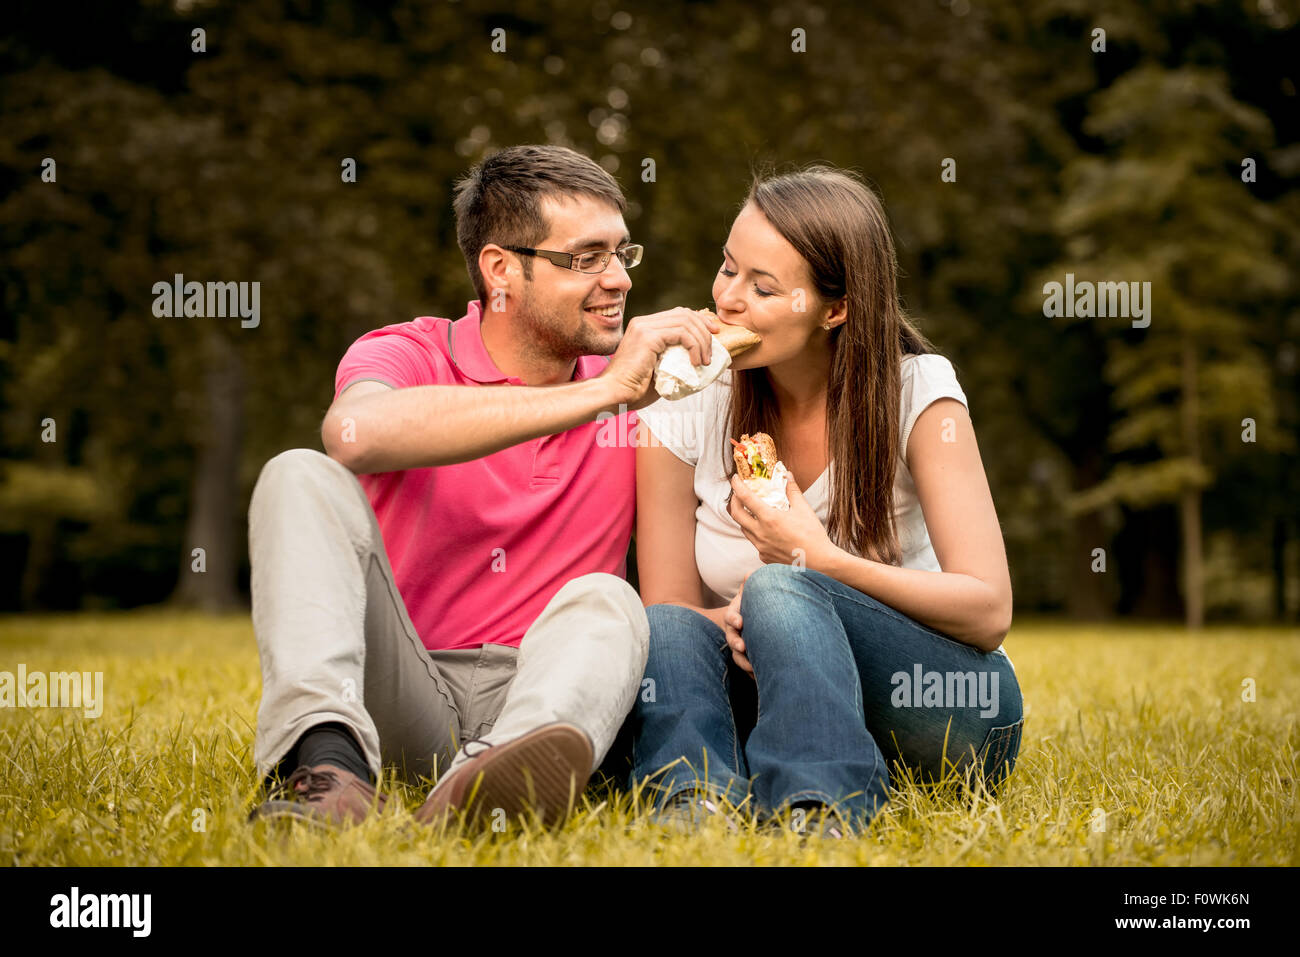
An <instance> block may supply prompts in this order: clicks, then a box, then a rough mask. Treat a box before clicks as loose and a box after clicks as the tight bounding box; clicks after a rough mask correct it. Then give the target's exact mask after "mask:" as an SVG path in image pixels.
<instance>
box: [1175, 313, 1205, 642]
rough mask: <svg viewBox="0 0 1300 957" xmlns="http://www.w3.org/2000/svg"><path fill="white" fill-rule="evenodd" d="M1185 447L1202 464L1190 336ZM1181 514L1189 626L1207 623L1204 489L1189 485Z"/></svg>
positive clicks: (1186, 357)
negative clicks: (1202, 514)
mask: <svg viewBox="0 0 1300 957" xmlns="http://www.w3.org/2000/svg"><path fill="white" fill-rule="evenodd" d="M1182 419H1183V448H1184V450H1185V451H1186V455H1187V458H1188V460H1189V461H1190V462H1191V463H1192V464H1193V465H1197V466H1199V465H1200V464H1201V442H1200V438H1199V436H1198V435H1197V431H1198V430H1197V426H1198V424H1199V420H1200V403H1199V401H1198V399H1197V385H1196V346H1195V344H1194V343H1193V342H1192V340H1191V338H1190V337H1184V339H1183V404H1182ZM1179 517H1180V519H1181V525H1182V545H1183V607H1184V609H1185V620H1186V622H1187V627H1188V628H1200V627H1201V625H1203V624H1204V623H1205V605H1204V602H1205V588H1204V577H1205V576H1204V572H1203V570H1202V568H1201V548H1202V546H1201V490H1200V488H1198V487H1197V486H1195V485H1188V486H1186V487H1185V488H1184V489H1183V491H1182V493H1181V495H1180V496H1179Z"/></svg>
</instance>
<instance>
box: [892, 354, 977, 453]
mask: <svg viewBox="0 0 1300 957" xmlns="http://www.w3.org/2000/svg"><path fill="white" fill-rule="evenodd" d="M939 399H956V400H957V401H958V402H960V403H961V404H962V405H964V406H966V409H967V411H969V410H970V403H968V402H967V401H966V393H965V392H963V391H962V388H961V385H960V384H959V383H958V382H957V372H956V370H955V369H953V367H952V362H950V361H949V360H948V359H947V358H945V357H944V356H941V355H938V354H929V355H918V356H916V357H914V358H912V359H909V360H908V361H907V362H905V363H904V364H903V388H902V416H901V419H902V424H903V436H902V445H901V446H900V448H901V449H903V450H906V449H907V440H908V438H909V437H910V436H911V435H912V426H914V425H916V420H917V419H918V418H920V417H921V413H922V412H924V411H925V410H926V408H928V407H929V406H930V405H931V404H932V403H934V402H936V401H937V400H939Z"/></svg>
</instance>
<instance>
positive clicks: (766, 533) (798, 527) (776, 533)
mask: <svg viewBox="0 0 1300 957" xmlns="http://www.w3.org/2000/svg"><path fill="white" fill-rule="evenodd" d="M785 491H786V495H787V497H788V498H789V499H790V510H789V511H788V512H787V511H782V510H781V509H777V508H773V507H772V506H770V505H764V504H763V503H762V502H760V501H759V500H758V497H757V496H756V495H754V493H753V492H751V491H750V490H749V489H748V488H747V487H746V485H745V482H744V480H743V479H741V477H740V476H739V475H733V476H732V477H731V500H730V502H728V504H727V511H728V512H729V513H730V515H731V517H732V518H733V519H735V520H736V524H737V525H739V526H740V530H741V531H742V532H744V533H745V537H746V538H747V539H749V540H750V542H751V543H753V545H754V547H755V548H757V549H758V555H759V557H760V558H762V559H763V563H764V564H766V565H792V564H800V565H801V566H802V567H804V568H811V569H813V570H814V571H817V570H820V569H821V568H823V567H825V563H826V559H828V558H829V557H830V555H831V553H832V552H833V551H834V550H835V543H834V542H832V541H831V539H830V536H829V535H827V534H826V528H825V526H823V525H822V523H821V521H820V520H819V519H818V518H817V514H816V513H815V512H814V511H813V510H812V506H811V505H809V504H808V500H807V499H806V498H804V497H803V492H802V491H800V489H799V486H798V485H796V484H795V481H794V476H790V477H789V479H788V480H787V481H786V486H785ZM737 597H739V596H737Z"/></svg>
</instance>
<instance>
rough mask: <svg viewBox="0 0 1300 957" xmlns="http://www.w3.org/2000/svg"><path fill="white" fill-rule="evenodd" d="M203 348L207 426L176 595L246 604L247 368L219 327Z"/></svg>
mask: <svg viewBox="0 0 1300 957" xmlns="http://www.w3.org/2000/svg"><path fill="white" fill-rule="evenodd" d="M204 353H205V363H204V374H203V393H204V400H205V402H204V404H205V406H206V412H207V426H208V428H207V430H206V434H205V435H204V436H203V437H202V438H201V439H200V440H199V443H198V457H197V461H196V463H195V467H194V481H193V485H192V493H191V496H190V515H189V521H188V523H187V527H186V534H185V543H184V547H183V549H182V555H181V573H180V580H179V582H178V583H177V586H176V591H175V592H174V593H173V595H172V600H173V602H175V603H176V604H179V605H184V606H189V607H196V608H200V609H202V610H204V611H212V612H216V611H228V610H232V609H234V608H238V607H240V606H241V605H242V602H241V601H240V597H239V592H238V589H237V588H236V584H235V577H236V572H237V569H238V568H239V561H238V557H237V556H236V555H235V548H236V542H237V541H238V537H237V536H236V534H235V513H236V510H237V509H236V502H237V499H238V493H239V454H240V447H241V445H242V442H243V433H244V405H243V395H244V388H243V380H244V375H243V372H244V370H243V365H242V363H241V362H240V359H239V354H238V353H237V352H236V351H235V348H234V346H233V345H232V344H231V343H230V341H229V340H228V339H227V338H226V337H225V336H224V335H222V334H221V333H220V332H218V331H216V330H214V329H209V330H208V331H207V332H206V333H205V335H204ZM198 548H201V549H203V562H204V565H205V566H206V568H205V570H203V571H197V570H195V562H196V560H197V559H196V557H195V555H194V550H195V549H198Z"/></svg>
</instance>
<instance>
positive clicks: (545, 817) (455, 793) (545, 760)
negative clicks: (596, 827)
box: [415, 723, 593, 827]
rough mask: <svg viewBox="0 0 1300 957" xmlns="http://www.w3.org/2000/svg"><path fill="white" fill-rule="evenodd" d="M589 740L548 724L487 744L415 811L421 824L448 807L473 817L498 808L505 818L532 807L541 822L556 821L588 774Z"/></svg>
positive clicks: (434, 819)
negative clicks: (516, 736) (523, 733)
mask: <svg viewBox="0 0 1300 957" xmlns="http://www.w3.org/2000/svg"><path fill="white" fill-rule="evenodd" d="M592 758H593V754H592V747H591V741H590V739H588V737H587V735H586V734H584V733H583V732H582V731H581V730H580V729H578V728H575V727H574V726H573V725H571V724H561V723H556V724H548V725H543V726H542V727H540V728H538V729H537V730H535V731H530V732H528V734H525V735H522V736H521V737H518V738H515V739H514V740H513V741H507V742H506V743H505V744H499V745H496V746H490V745H489V746H487V747H486V749H485V750H484V751H483V752H481V753H480V754H477V755H475V756H474V757H473V758H471V759H470V760H469V761H466V762H465V763H464V764H462V765H461V766H460V767H459V768H457V769H456V770H455V771H454V772H453V773H452V774H451V775H450V776H449V777H447V778H446V779H444V780H443V781H440V782H439V783H438V786H437V787H435V788H434V789H433V791H432V793H430V795H429V798H428V800H426V801H425V802H424V806H423V807H421V808H420V809H419V810H418V811H416V812H415V819H416V820H417V821H419V822H420V823H421V824H437V823H439V822H440V821H445V820H447V819H448V818H449V817H450V816H451V815H452V813H453V812H454V811H456V810H460V811H461V812H463V814H464V817H465V821H466V823H479V822H480V821H481V820H482V819H483V818H484V816H485V815H494V814H495V812H496V811H497V810H498V809H500V810H502V811H504V812H505V817H506V820H514V819H515V817H516V816H517V815H519V814H521V813H527V812H529V811H532V812H534V813H536V814H537V816H538V817H539V818H540V819H541V821H542V823H543V824H544V825H545V826H546V827H553V826H555V825H557V824H559V823H561V822H562V821H563V820H564V819H565V818H566V817H567V816H568V814H569V811H570V810H571V809H572V807H573V804H574V802H575V801H576V800H577V797H578V795H580V794H581V793H582V790H583V788H585V787H586V786H587V780H588V778H590V777H591V763H592Z"/></svg>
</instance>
